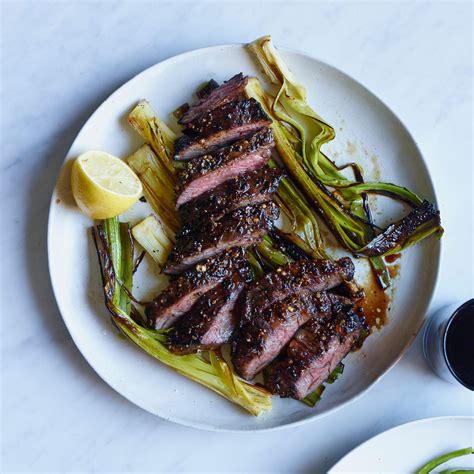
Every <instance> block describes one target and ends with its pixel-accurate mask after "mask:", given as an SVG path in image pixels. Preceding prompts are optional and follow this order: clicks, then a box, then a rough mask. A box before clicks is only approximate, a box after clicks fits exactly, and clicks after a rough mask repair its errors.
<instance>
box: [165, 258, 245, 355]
mask: <svg viewBox="0 0 474 474" xmlns="http://www.w3.org/2000/svg"><path fill="white" fill-rule="evenodd" d="M250 281H251V273H250V269H249V268H248V267H242V268H241V269H239V271H238V272H235V273H234V274H233V275H232V277H231V278H229V279H227V280H225V281H223V282H222V283H221V284H219V285H218V286H217V287H216V288H214V289H213V290H211V291H209V292H208V293H206V294H205V295H204V296H201V298H200V299H199V300H198V302H197V303H196V304H195V305H194V306H193V307H192V308H191V310H190V311H189V312H188V313H187V314H186V315H185V316H183V318H181V320H180V321H179V322H178V325H177V326H176V327H175V328H174V329H173V330H172V331H171V333H170V335H169V337H168V341H167V342H168V346H169V348H170V350H171V351H172V352H174V353H175V354H191V353H193V352H196V351H197V350H204V349H206V350H207V349H212V348H215V347H219V346H221V345H222V344H225V343H226V342H228V341H229V338H230V336H231V335H232V333H233V331H234V328H235V325H236V314H235V313H234V306H235V303H236V301H237V298H238V297H239V295H240V293H241V291H242V290H243V288H244V286H245V285H246V284H247V283H249V282H250Z"/></svg>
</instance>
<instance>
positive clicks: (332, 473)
mask: <svg viewBox="0 0 474 474" xmlns="http://www.w3.org/2000/svg"><path fill="white" fill-rule="evenodd" d="M441 420H466V421H472V422H473V424H474V415H473V416H471V415H443V416H430V417H428V418H419V419H417V420H411V421H407V422H406V423H402V424H401V425H396V426H392V427H391V428H388V429H386V430H384V431H382V432H380V433H378V434H375V435H374V436H372V437H371V438H369V439H366V440H365V441H363V442H362V443H360V444H358V445H357V446H355V447H354V448H352V449H351V450H350V451H349V452H348V453H347V454H345V455H344V456H343V457H342V458H341V459H339V461H337V462H336V464H334V466H332V467H331V469H329V471H328V474H336V473H337V472H339V471H336V469H338V465H340V464H342V463H343V462H344V461H345V460H346V458H348V457H349V456H351V455H352V454H353V453H354V452H356V451H357V450H358V449H359V448H362V447H364V446H366V445H367V444H369V443H370V442H372V441H375V440H376V439H377V438H379V437H382V436H385V435H387V434H388V433H390V432H392V431H396V430H398V429H402V428H406V427H407V426H411V425H413V426H415V425H422V424H425V423H431V422H433V421H441Z"/></svg>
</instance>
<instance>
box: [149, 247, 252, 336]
mask: <svg viewBox="0 0 474 474" xmlns="http://www.w3.org/2000/svg"><path fill="white" fill-rule="evenodd" d="M244 265H245V266H246V265H247V262H246V260H245V259H244V252H243V250H241V249H235V250H233V251H230V252H226V253H222V254H221V255H218V256H217V257H212V258H209V259H207V260H206V261H205V262H203V263H201V264H199V265H196V266H195V267H194V268H191V269H189V270H188V271H186V272H185V273H183V274H182V275H180V276H179V278H177V279H176V280H174V281H172V282H170V284H169V285H168V286H167V287H166V288H165V290H164V291H163V292H162V293H161V294H160V295H159V296H158V297H157V298H155V299H154V300H153V301H152V302H151V303H150V304H148V305H147V306H146V308H145V314H146V316H147V320H148V325H149V326H150V327H152V328H154V329H166V328H169V327H170V326H172V325H173V324H174V323H175V322H176V321H177V320H178V319H179V317H180V316H182V315H183V314H184V313H186V312H187V311H189V310H190V309H191V307H192V306H193V305H194V303H195V302H196V301H197V300H198V299H199V297H200V296H202V295H203V294H204V293H206V292H207V291H209V290H211V289H212V288H215V287H216V286H217V285H218V284H219V283H220V282H222V281H223V280H225V279H226V278H229V277H230V276H231V275H232V273H233V272H234V271H236V270H237V269H239V268H241V267H242V266H244Z"/></svg>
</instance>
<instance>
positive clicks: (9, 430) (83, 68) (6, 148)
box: [0, 1, 474, 473]
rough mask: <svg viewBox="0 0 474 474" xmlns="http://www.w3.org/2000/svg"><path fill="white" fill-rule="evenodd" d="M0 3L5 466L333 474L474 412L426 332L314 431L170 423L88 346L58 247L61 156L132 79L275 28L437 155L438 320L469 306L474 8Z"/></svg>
mask: <svg viewBox="0 0 474 474" xmlns="http://www.w3.org/2000/svg"><path fill="white" fill-rule="evenodd" d="M1 8H2V12H1V14H2V28H1V39H2V41H1V53H2V55H1V61H2V70H1V80H2V99H1V105H2V110H1V111H2V118H1V131H2V136H1V186H0V198H1V199H0V202H1V203H2V214H3V219H2V222H3V229H2V234H1V237H0V242H1V254H2V259H3V262H5V259H6V260H7V262H6V265H5V263H4V264H3V266H2V272H1V277H2V279H1V285H0V288H1V291H2V296H3V298H2V300H3V309H2V311H1V313H2V317H1V321H2V334H1V338H2V339H1V349H2V371H1V385H2V414H1V415H2V416H1V427H2V439H1V442H2V454H1V456H2V457H1V460H2V465H1V470H2V471H3V472H14V471H25V472H40V471H43V472H64V471H81V472H83V471H88V472H106V471H108V472H110V471H113V472H139V471H143V472H149V471H154V472H193V471H195V472H198V471H201V472H227V471H229V472H238V471H241V472H253V471H255V472H264V471H267V472H308V473H309V472H312V473H314V472H324V471H325V470H327V469H328V468H329V467H330V466H331V465H332V464H333V463H334V462H335V461H336V460H337V459H338V458H340V457H341V456H342V455H344V454H345V453H346V452H348V451H349V450H350V449H352V448H353V447H355V446H356V445H357V444H359V443H360V442H362V441H364V440H366V439H367V438H369V437H371V436H373V435H374V434H376V433H378V432H380V431H383V430H385V429H387V428H390V427H392V426H395V425H398V424H400V423H403V422H406V421H409V420H414V419H418V418H423V417H429V416H439V415H454V414H460V415H461V414H462V415H466V414H471V415H472V414H474V413H473V412H474V406H473V398H472V394H471V393H470V392H468V391H467V390H463V389H461V388H458V387H455V386H451V385H449V384H447V383H445V382H443V381H441V380H439V379H437V378H436V377H435V376H434V375H433V374H432V373H431V372H430V371H429V370H428V368H427V366H426V364H425V362H424V359H423V356H422V353H421V346H420V338H418V339H417V341H416V343H415V344H414V345H413V346H412V348H411V349H410V350H409V352H408V353H407V354H406V355H405V357H404V358H403V359H402V360H401V362H400V363H399V364H398V365H397V366H396V367H395V368H394V369H393V370H392V371H391V372H390V373H389V374H388V375H387V376H386V377H385V378H384V379H383V380H381V381H380V382H379V383H378V384H377V385H376V387H375V388H374V389H373V390H371V391H370V392H369V393H368V394H366V395H365V396H364V397H362V398H361V399H360V400H358V401H357V402H355V403H354V404H352V405H350V406H349V407H347V408H345V409H343V410H341V411H339V412H338V413H336V414H334V415H331V416H329V417H326V418H324V419H322V420H320V421H317V422H314V423H310V424H307V425H305V426H303V427H299V428H296V429H292V430H289V431H280V432H274V433H264V434H245V435H239V434H221V433H219V434H217V433H209V432H202V431H197V430H194V429H188V428H183V427H181V426H177V425H174V424H171V423H167V422H164V421H162V420H160V419H159V418H156V417H153V416H152V415H150V414H148V413H145V412H143V411H142V410H140V409H139V408H137V407H135V406H133V405H131V404H130V403H129V402H127V401H126V400H124V399H123V398H122V397H121V396H120V395H118V394H117V393H115V392H114V391H113V390H112V389H110V388H109V387H108V386H107V385H105V384H104V383H103V382H102V381H101V380H100V379H99V378H98V376H97V375H96V374H95V373H94V372H93V371H92V369H91V368H90V367H89V365H88V364H87V362H86V361H85V360H84V359H83V358H82V357H81V355H80V354H79V352H78V351H77V349H76V348H75V346H74V343H73V342H72V340H71V338H70V337H69V335H68V333H67V331H66V329H65V327H64V325H63V323H62V320H61V317H60V315H59V313H58V310H57V307H56V305H55V302H54V299H53V295H52V292H51V287H50V283H49V277H48V269H47V256H46V241H45V239H46V222H47V215H48V206H49V198H50V193H51V190H52V187H53V184H54V181H55V176H56V173H57V171H58V169H59V167H60V165H61V162H62V160H63V157H64V155H65V153H66V151H67V149H68V147H69V146H70V144H71V142H72V140H73V138H74V136H75V135H76V134H77V132H78V130H79V128H80V127H81V125H82V124H83V122H84V121H85V120H86V119H87V117H88V116H89V115H90V114H91V113H92V111H93V110H94V109H95V108H96V107H97V106H98V105H99V104H100V103H101V102H102V101H103V100H104V99H105V98H106V97H107V96H108V95H109V94H110V93H111V92H112V91H113V90H114V89H115V88H116V87H117V86H119V85H120V84H122V83H123V82H125V81H126V80H127V79H129V78H130V77H132V76H133V75H134V74H136V73H138V72H139V71H141V70H142V69H144V68H146V67H148V66H150V65H152V64H154V63H156V62H158V61H160V60H162V59H164V58H167V57H169V56H172V55H175V54H177V53H180V52H183V51H187V50H190V49H194V48H199V47H202V46H207V45H215V44H221V43H232V42H246V41H250V40H252V39H254V38H256V37H258V36H260V35H262V34H264V33H271V34H272V35H273V36H274V39H275V42H276V43H277V44H280V45H284V46H286V47H290V48H295V49H300V50H303V51H307V52H308V53H311V54H313V55H315V56H317V57H319V58H320V59H322V60H325V61H327V62H329V63H331V64H333V65H335V66H337V67H339V68H341V69H343V70H345V71H347V72H348V73H349V74H351V75H352V76H353V77H355V78H357V79H358V80H360V81H361V82H362V83H364V84H365V85H367V86H368V87H369V88H370V89H371V90H372V91H373V92H375V93H376V94H378V95H379V96H380V97H381V98H382V99H383V100H384V101H385V102H386V103H387V104H389V106H391V107H392V108H393V110H394V111H395V112H396V113H397V114H398V115H399V116H400V117H401V119H402V120H403V121H404V122H405V123H406V125H407V126H408V128H409V129H410V130H411V131H412V133H413V135H414V136H415V138H416V139H417V141H418V142H419V144H420V146H421V149H422V151H423V152H424V154H425V156H426V159H427V161H428V163H429V166H430V169H431V171H432V175H433V178H434V181H435V186H436V189H437V192H438V197H439V202H440V207H441V211H442V215H443V222H444V225H445V228H446V234H445V237H444V242H443V261H442V268H441V276H440V280H439V285H438V288H437V291H436V294H435V297H434V300H433V303H432V307H431V311H433V310H435V309H436V308H438V307H440V306H442V305H444V304H447V303H451V302H453V301H456V300H463V299H467V298H468V297H472V295H473V274H472V266H473V254H472V250H473V248H472V234H473V228H472V226H473V223H472V216H473V206H472V185H473V175H472V32H471V29H470V28H471V22H472V4H471V3H470V2H465V3H454V2H448V3H434V2H431V3H416V4H413V3H411V2H398V3H381V2H379V3H378V4H376V3H369V4H363V3H354V2H351V3H342V2H337V3H332V4H328V3H293V2H289V1H286V2H282V3H271V2H255V3H253V2H243V1H242V2H231V3H224V2H219V6H217V4H213V3H211V2H198V1H193V2H172V3H164V2H151V3H146V2H140V3H138V2H137V3H136V2H125V3H120V4H118V3H115V2H112V3H111V2H100V3H98V2H95V3H94V2H74V1H69V2H67V3H63V2H59V1H58V2H49V3H48V2H12V3H8V2H3V3H2V6H1ZM65 245H67V243H65ZM469 267H470V268H469ZM422 284H423V282H420V285H422Z"/></svg>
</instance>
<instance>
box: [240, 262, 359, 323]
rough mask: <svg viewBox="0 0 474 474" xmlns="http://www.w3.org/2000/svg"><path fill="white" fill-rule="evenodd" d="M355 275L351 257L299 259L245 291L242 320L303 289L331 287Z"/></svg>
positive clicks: (250, 317) (316, 289) (249, 319)
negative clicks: (335, 259)
mask: <svg viewBox="0 0 474 474" xmlns="http://www.w3.org/2000/svg"><path fill="white" fill-rule="evenodd" d="M353 277H354V264H353V263H352V260H351V259H350V258H348V257H344V258H341V259H339V260H337V261H332V260H298V261H297V262H293V263H289V264H287V265H284V266H282V267H280V268H278V269H277V270H276V271H274V272H272V273H269V274H268V275H266V276H265V277H263V278H262V279H261V280H259V281H257V282H256V283H255V284H253V285H252V286H251V287H249V289H248V291H247V292H246V294H245V301H244V305H243V314H242V322H243V323H244V322H246V321H251V320H252V318H253V315H254V314H255V313H256V312H259V311H263V310H264V309H265V308H268V307H269V306H271V305H272V304H274V303H276V302H277V301H281V300H284V299H285V298H287V297H288V296H291V295H292V294H293V293H298V292H301V291H305V290H306V291H313V292H316V291H324V290H329V289H331V288H333V287H335V286H337V285H339V284H340V283H342V281H344V280H352V278H353Z"/></svg>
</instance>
